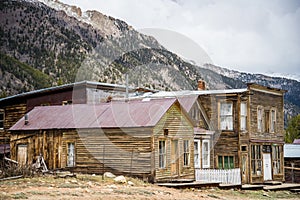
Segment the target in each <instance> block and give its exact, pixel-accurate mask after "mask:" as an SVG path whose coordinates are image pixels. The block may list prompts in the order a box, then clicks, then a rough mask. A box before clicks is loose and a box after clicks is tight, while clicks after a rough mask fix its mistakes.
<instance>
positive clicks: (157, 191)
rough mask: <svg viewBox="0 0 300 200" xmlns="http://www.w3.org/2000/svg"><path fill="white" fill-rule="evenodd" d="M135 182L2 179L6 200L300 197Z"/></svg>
mask: <svg viewBox="0 0 300 200" xmlns="http://www.w3.org/2000/svg"><path fill="white" fill-rule="evenodd" d="M129 180H130V181H131V182H133V183H134V185H133V186H130V185H128V184H117V183H115V182H114V181H113V179H111V178H105V179H103V178H102V176H92V175H84V174H77V176H76V177H73V178H55V176H52V175H47V176H43V177H33V178H22V179H17V180H9V181H2V182H0V200H2V199H40V200H44V199H45V200H48V199H55V200H58V199H74V200H77V199H82V200H87V199H109V200H112V199H113V200H120V199H129V200H134V199H149V200H150V199H151V200H152V199H167V200H168V199H169V200H171V199H203V200H204V199H210V200H213V199H214V200H217V199H224V200H225V199H228V200H238V199H299V194H294V193H290V192H288V191H279V192H265V191H262V190H258V191H243V190H220V189H218V188H209V189H201V190H199V189H184V190H180V189H171V188H164V187H158V186H156V185H152V184H149V183H144V182H143V181H141V180H139V179H134V178H127V181H129Z"/></svg>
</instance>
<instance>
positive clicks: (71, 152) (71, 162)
mask: <svg viewBox="0 0 300 200" xmlns="http://www.w3.org/2000/svg"><path fill="white" fill-rule="evenodd" d="M67 166H68V167H75V144H74V143H68V158H67Z"/></svg>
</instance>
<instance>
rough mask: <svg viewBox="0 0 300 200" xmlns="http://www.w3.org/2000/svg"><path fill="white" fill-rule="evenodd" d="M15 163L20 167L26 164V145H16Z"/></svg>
mask: <svg viewBox="0 0 300 200" xmlns="http://www.w3.org/2000/svg"><path fill="white" fill-rule="evenodd" d="M17 161H18V163H19V165H20V166H23V165H26V164H27V145H25V144H21V145H18V154H17Z"/></svg>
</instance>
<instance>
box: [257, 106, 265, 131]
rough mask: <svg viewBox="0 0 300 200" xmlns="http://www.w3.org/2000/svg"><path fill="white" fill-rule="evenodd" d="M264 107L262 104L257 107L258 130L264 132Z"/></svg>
mask: <svg viewBox="0 0 300 200" xmlns="http://www.w3.org/2000/svg"><path fill="white" fill-rule="evenodd" d="M264 114H265V111H264V108H263V107H262V106H258V107H257V132H259V133H263V132H264V130H265V127H264Z"/></svg>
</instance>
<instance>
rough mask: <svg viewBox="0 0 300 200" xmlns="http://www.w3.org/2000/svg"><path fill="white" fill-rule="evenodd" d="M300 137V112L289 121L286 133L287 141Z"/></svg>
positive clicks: (291, 141)
mask: <svg viewBox="0 0 300 200" xmlns="http://www.w3.org/2000/svg"><path fill="white" fill-rule="evenodd" d="M299 138H300V114H299V115H297V116H295V117H292V118H291V119H290V120H289V122H288V127H287V129H286V134H285V138H284V140H285V142H286V143H293V141H294V139H299Z"/></svg>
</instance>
